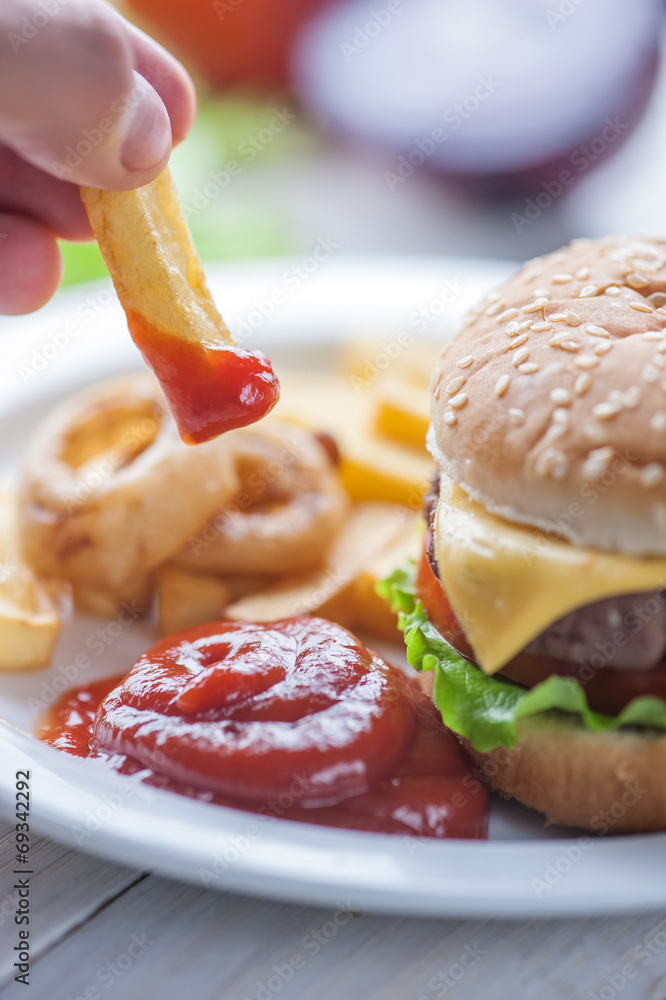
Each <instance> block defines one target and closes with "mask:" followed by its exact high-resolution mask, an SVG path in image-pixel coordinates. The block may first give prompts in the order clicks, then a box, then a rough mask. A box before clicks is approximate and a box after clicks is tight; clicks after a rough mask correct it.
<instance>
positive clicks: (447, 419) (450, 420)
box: [442, 410, 458, 427]
mask: <svg viewBox="0 0 666 1000" xmlns="http://www.w3.org/2000/svg"><path fill="white" fill-rule="evenodd" d="M442 420H443V421H444V423H445V424H448V425H449V427H454V426H455V425H456V424H457V423H458V418H457V416H456V415H455V413H454V412H453V411H452V410H447V411H446V412H445V414H444V416H443V417H442Z"/></svg>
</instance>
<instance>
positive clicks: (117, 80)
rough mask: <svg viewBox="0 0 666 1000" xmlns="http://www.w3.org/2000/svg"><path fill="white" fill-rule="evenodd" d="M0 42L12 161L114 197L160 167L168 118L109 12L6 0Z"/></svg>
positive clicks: (0, 10) (0, 129) (1, 105)
mask: <svg viewBox="0 0 666 1000" xmlns="http://www.w3.org/2000/svg"><path fill="white" fill-rule="evenodd" d="M51 7H52V8H53V13H52V14H50V15H49V10H50V8H51ZM0 38H2V39H3V44H2V49H4V51H3V52H1V54H0V138H1V139H3V140H4V141H5V142H6V143H7V145H9V146H10V147H12V148H13V149H14V151H15V152H16V153H18V154H19V155H20V156H22V157H23V158H24V159H25V160H28V161H29V162H30V163H32V164H33V165H35V166H37V167H40V168H41V169H42V170H45V171H47V172H48V173H50V174H53V175H54V176H56V177H58V178H60V179H61V180H68V181H72V182H74V183H76V184H86V185H89V186H91V187H101V188H113V189H117V190H122V189H126V188H132V187H139V186H141V185H143V184H147V183H148V182H149V181H151V180H152V179H153V178H154V177H156V176H157V174H158V173H159V172H160V171H161V170H162V169H163V167H164V166H165V164H166V162H167V160H168V158H169V153H170V151H171V125H170V121H169V115H168V113H167V110H166V108H165V106H164V103H163V102H162V100H161V98H160V97H159V95H158V94H157V92H156V91H155V90H154V89H153V87H151V85H150V84H149V83H148V81H147V80H146V79H145V78H144V77H142V76H141V75H140V74H139V73H137V72H136V71H135V70H134V69H133V63H134V57H133V52H132V47H131V44H130V40H129V33H128V31H127V29H126V25H125V22H124V21H123V20H122V18H120V17H119V16H118V15H117V14H115V13H114V12H113V11H112V10H111V9H109V8H108V7H106V5H104V4H103V3H101V2H99V0H69V2H68V3H67V5H66V6H62V5H61V3H60V2H59V0H48V2H46V3H45V2H44V0H41V2H38V0H3V3H2V4H0ZM165 56H166V54H165Z"/></svg>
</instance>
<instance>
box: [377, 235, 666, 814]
mask: <svg viewBox="0 0 666 1000" xmlns="http://www.w3.org/2000/svg"><path fill="white" fill-rule="evenodd" d="M431 388H432V424H431V428H430V432H429V447H430V450H431V452H432V454H433V456H434V457H435V459H436V461H437V463H438V466H439V469H438V473H437V476H436V479H435V480H434V482H433V488H432V490H431V493H430V494H429V495H428V497H427V498H426V515H427V532H426V540H425V551H424V554H423V557H422V560H421V564H420V566H419V567H418V571H417V572H416V573H408V572H406V571H399V572H398V573H396V574H394V576H393V578H392V579H391V581H389V583H388V584H387V586H386V592H387V593H388V592H390V593H391V594H392V595H393V598H394V601H395V603H396V604H397V605H398V606H399V607H400V608H401V609H402V611H403V615H402V624H403V626H404V629H405V638H406V642H407V646H408V656H409V659H410V662H411V663H412V664H413V665H414V666H416V667H417V668H418V669H420V670H422V671H424V677H428V678H429V679H430V683H431V689H432V695H433V698H434V700H435V702H436V704H437V705H438V707H439V708H440V710H441V712H442V715H443V718H444V722H445V723H446V724H447V725H448V726H449V727H450V728H451V729H453V730H454V731H455V732H456V733H458V734H459V735H460V736H461V737H463V739H464V740H465V742H466V744H467V746H468V747H469V749H470V751H471V753H472V755H473V756H474V758H475V759H476V761H477V762H478V763H479V765H480V766H481V768H482V770H483V771H484V773H485V774H486V775H487V777H488V779H489V781H490V784H491V785H492V786H493V787H494V788H496V789H497V790H499V791H500V792H501V793H503V794H504V795H506V796H513V797H514V798H516V799H518V800H519V801H520V802H522V803H524V804H525V805H527V806H530V807H533V808H535V809H538V810H540V811H541V812H543V813H545V815H546V817H547V819H548V821H549V822H553V823H563V824H568V825H573V826H578V827H584V828H588V829H592V830H600V831H601V830H609V829H612V830H613V832H621V831H641V830H643V831H647V830H660V829H666V241H658V240H651V239H643V238H633V237H629V238H627V237H613V238H608V239H604V240H597V241H592V240H576V241H574V242H573V243H572V244H571V245H570V246H569V247H567V248H565V249H564V250H561V251H558V252H557V253H553V254H550V255H548V256H545V257H543V258H539V259H537V260H532V261H530V262H529V263H528V264H527V265H526V266H525V267H524V268H523V269H522V270H521V271H519V272H518V273H517V274H516V275H515V276H514V277H512V278H511V279H510V280H509V281H508V282H507V283H506V284H505V285H504V286H503V287H502V288H499V289H496V290H494V291H492V292H490V293H489V294H488V295H486V297H485V298H484V299H483V300H482V301H481V302H480V303H479V304H478V306H477V307H476V308H475V309H474V310H473V311H472V313H471V314H470V315H468V317H467V318H466V320H465V322H464V324H463V326H462V328H461V330H460V331H459V333H458V334H457V336H456V337H454V338H453V339H452V340H451V341H450V342H449V343H448V344H447V345H446V346H445V348H444V350H443V351H442V353H441V356H440V359H439V362H438V365H437V368H436V371H435V373H434V376H433V379H432V383H431Z"/></svg>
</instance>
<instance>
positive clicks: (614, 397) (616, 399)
mask: <svg viewBox="0 0 666 1000" xmlns="http://www.w3.org/2000/svg"><path fill="white" fill-rule="evenodd" d="M608 402H609V403H612V404H613V406H618V407H619V408H620V409H622V407H623V406H624V393H623V392H622V390H621V389H611V391H610V392H609V393H608Z"/></svg>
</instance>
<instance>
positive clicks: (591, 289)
mask: <svg viewBox="0 0 666 1000" xmlns="http://www.w3.org/2000/svg"><path fill="white" fill-rule="evenodd" d="M598 291H599V289H598V288H597V286H596V285H584V286H583V288H581V290H580V291H579V293H578V298H579V299H589V298H592V296H593V295H596V294H597V292H598Z"/></svg>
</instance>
